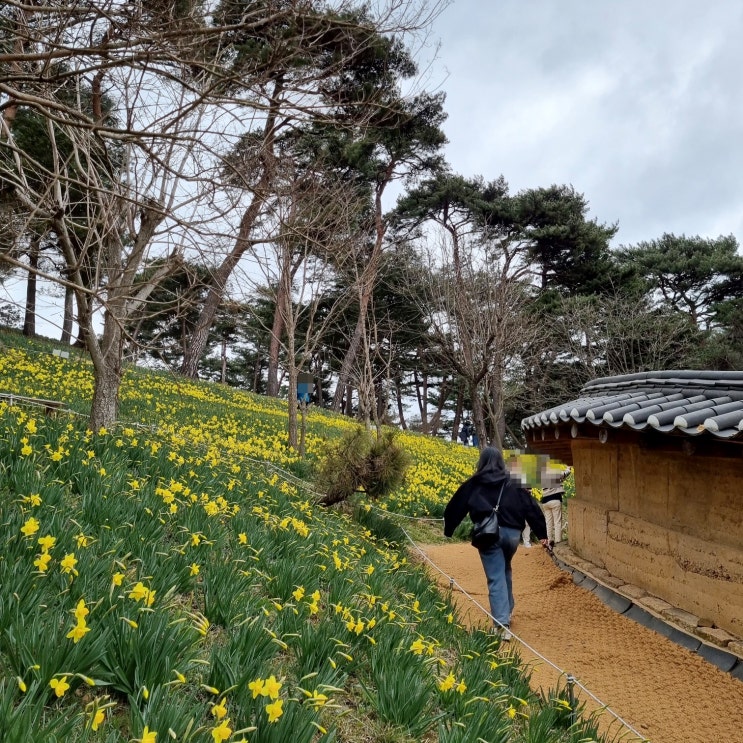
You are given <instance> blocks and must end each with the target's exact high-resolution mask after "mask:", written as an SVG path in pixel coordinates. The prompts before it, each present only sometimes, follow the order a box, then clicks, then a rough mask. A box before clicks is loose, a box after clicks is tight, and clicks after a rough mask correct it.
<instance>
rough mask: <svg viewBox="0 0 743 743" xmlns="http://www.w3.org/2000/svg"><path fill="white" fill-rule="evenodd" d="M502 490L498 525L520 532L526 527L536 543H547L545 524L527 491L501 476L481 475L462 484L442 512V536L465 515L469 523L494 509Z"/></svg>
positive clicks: (536, 504) (537, 505) (500, 474)
mask: <svg viewBox="0 0 743 743" xmlns="http://www.w3.org/2000/svg"><path fill="white" fill-rule="evenodd" d="M501 485H502V486H503V496H502V497H501V501H500V506H499V508H498V523H499V524H500V525H501V526H506V527H510V528H512V529H518V530H519V531H522V530H523V529H524V526H525V525H526V524H527V523H528V524H529V526H530V527H531V528H532V531H533V532H534V533H535V534H536V535H537V538H538V539H547V524H546V523H545V521H544V514H543V513H542V509H541V508H540V507H539V504H538V503H537V501H536V500H535V499H534V498H533V497H532V495H531V493H529V491H528V490H525V489H524V488H522V487H521V485H520V484H519V483H517V482H516V481H515V480H511V479H510V478H509V477H508V475H507V474H505V473H500V472H499V473H496V472H484V473H481V474H475V475H473V476H472V477H470V479H469V480H465V481H464V482H463V483H462V484H461V485H460V486H459V487H458V488H457V491H456V493H454V495H453V496H452V497H451V500H450V501H449V503H448V504H447V506H446V509H445V510H444V535H445V536H447V537H450V536H451V535H452V534H453V533H454V530H455V529H456V528H457V527H458V526H459V524H461V523H462V519H464V517H465V516H466V515H467V514H468V513H469V515H470V518H471V519H472V520H473V521H477V520H479V519H481V518H483V516H486V515H487V514H489V513H490V511H492V510H493V508H495V504H496V503H497V502H498V494H499V493H500V490H501Z"/></svg>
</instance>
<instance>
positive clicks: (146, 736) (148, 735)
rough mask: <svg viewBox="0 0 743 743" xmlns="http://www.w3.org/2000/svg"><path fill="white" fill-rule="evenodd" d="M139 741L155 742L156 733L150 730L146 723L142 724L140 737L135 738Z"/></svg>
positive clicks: (143, 742)
mask: <svg viewBox="0 0 743 743" xmlns="http://www.w3.org/2000/svg"><path fill="white" fill-rule="evenodd" d="M137 740H138V741H139V743H157V733H156V732H155V731H154V730H150V729H149V728H148V727H147V725H145V726H144V730H143V731H142V737H141V738H138V739H137Z"/></svg>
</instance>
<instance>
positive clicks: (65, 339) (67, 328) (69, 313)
mask: <svg viewBox="0 0 743 743" xmlns="http://www.w3.org/2000/svg"><path fill="white" fill-rule="evenodd" d="M74 309H75V293H74V291H73V290H72V287H70V286H65V288H64V315H63V318H62V335H61V336H60V339H59V340H60V342H61V343H66V344H67V345H70V343H71V342H72V320H73V312H74Z"/></svg>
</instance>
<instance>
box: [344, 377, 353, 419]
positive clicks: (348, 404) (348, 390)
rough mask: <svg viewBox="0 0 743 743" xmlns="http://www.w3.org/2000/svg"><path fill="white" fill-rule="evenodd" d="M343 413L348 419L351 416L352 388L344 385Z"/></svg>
mask: <svg viewBox="0 0 743 743" xmlns="http://www.w3.org/2000/svg"><path fill="white" fill-rule="evenodd" d="M344 412H345V414H346V415H347V416H348V417H349V418H350V417H351V416H352V415H353V387H352V386H351V385H350V384H347V385H346V403H345V411H344Z"/></svg>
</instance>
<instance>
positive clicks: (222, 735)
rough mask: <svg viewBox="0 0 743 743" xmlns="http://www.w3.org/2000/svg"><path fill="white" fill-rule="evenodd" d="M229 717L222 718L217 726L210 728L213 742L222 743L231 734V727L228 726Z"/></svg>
mask: <svg viewBox="0 0 743 743" xmlns="http://www.w3.org/2000/svg"><path fill="white" fill-rule="evenodd" d="M229 723H230V718H229V717H228V718H227V719H226V720H222V722H221V723H219V725H217V727H215V728H212V738H213V740H214V743H222V742H223V741H225V740H227V739H228V738H229V737H230V736H231V735H232V728H230V727H228V725H229Z"/></svg>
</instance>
